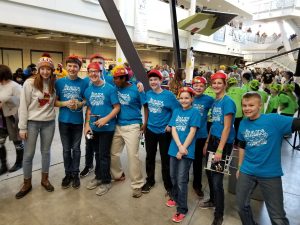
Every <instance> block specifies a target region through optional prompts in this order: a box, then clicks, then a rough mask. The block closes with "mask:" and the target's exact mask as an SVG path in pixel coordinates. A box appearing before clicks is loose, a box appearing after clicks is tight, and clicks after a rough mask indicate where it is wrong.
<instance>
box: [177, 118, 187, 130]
mask: <svg viewBox="0 0 300 225" xmlns="http://www.w3.org/2000/svg"><path fill="white" fill-rule="evenodd" d="M189 118H190V117H186V116H177V117H176V130H178V131H185V130H186V127H187V124H188V121H189Z"/></svg>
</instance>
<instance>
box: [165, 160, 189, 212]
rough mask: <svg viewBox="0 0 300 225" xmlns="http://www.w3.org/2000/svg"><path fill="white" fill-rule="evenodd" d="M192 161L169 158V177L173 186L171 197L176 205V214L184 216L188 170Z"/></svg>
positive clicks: (186, 210) (186, 209) (186, 208)
mask: <svg viewBox="0 0 300 225" xmlns="http://www.w3.org/2000/svg"><path fill="white" fill-rule="evenodd" d="M192 162H193V160H192V159H188V158H182V159H181V160H178V159H177V158H175V157H173V156H171V157H170V176H171V181H172V184H173V188H172V193H171V197H172V198H173V200H174V201H175V202H176V204H177V213H181V214H186V213H187V212H188V207H187V197H188V183H189V170H190V168H191V165H192Z"/></svg>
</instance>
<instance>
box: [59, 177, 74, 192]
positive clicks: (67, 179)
mask: <svg viewBox="0 0 300 225" xmlns="http://www.w3.org/2000/svg"><path fill="white" fill-rule="evenodd" d="M71 182H72V176H71V175H66V176H65V177H64V179H63V180H62V182H61V186H62V188H65V189H66V188H69V187H70V186H71Z"/></svg>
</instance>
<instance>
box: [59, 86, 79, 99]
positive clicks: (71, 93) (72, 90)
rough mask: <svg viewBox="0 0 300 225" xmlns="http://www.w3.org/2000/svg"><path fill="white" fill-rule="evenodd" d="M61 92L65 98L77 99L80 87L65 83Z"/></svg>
mask: <svg viewBox="0 0 300 225" xmlns="http://www.w3.org/2000/svg"><path fill="white" fill-rule="evenodd" d="M62 93H63V96H64V97H65V98H66V99H78V98H79V95H80V87H76V86H69V85H67V84H66V85H65V86H64V89H63V90H62Z"/></svg>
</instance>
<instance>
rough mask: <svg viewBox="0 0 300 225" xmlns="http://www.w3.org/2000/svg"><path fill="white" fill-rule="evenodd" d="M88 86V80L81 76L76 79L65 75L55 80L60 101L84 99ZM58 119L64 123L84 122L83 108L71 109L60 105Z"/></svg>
mask: <svg viewBox="0 0 300 225" xmlns="http://www.w3.org/2000/svg"><path fill="white" fill-rule="evenodd" d="M86 88H87V82H86V81H84V80H83V79H81V78H80V77H78V78H77V79H76V80H71V79H69V78H68V77H64V78H61V79H58V80H57V81H56V82H55V89H56V96H57V97H58V100H59V101H68V100H71V99H78V100H79V101H82V100H83V98H84V97H83V94H84V91H85V89H86ZM58 121H59V122H63V123H72V124H82V123H83V113H82V109H80V110H74V111H73V110H72V111H71V110H70V109H69V108H68V107H60V108H59V116H58Z"/></svg>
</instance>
